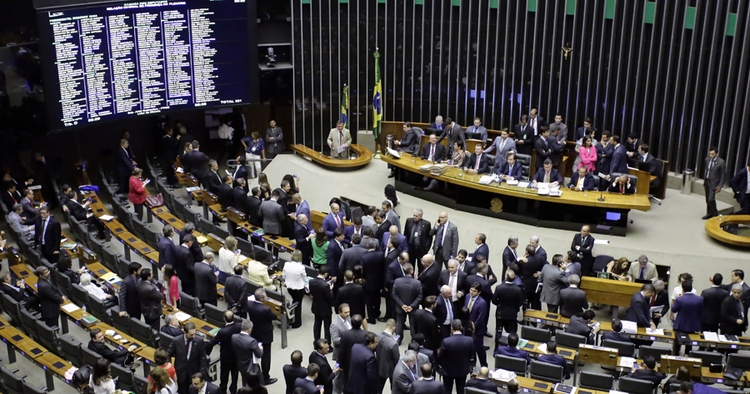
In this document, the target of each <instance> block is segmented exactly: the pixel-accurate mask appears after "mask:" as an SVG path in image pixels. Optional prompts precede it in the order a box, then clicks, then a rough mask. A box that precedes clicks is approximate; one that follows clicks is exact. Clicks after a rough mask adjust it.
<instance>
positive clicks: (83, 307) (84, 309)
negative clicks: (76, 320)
mask: <svg viewBox="0 0 750 394" xmlns="http://www.w3.org/2000/svg"><path fill="white" fill-rule="evenodd" d="M81 309H83V315H84V316H86V305H84V306H82V307H81Z"/></svg>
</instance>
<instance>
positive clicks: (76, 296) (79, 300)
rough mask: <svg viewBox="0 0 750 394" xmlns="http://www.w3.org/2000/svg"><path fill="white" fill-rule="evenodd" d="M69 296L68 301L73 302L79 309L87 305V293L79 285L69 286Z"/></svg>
mask: <svg viewBox="0 0 750 394" xmlns="http://www.w3.org/2000/svg"><path fill="white" fill-rule="evenodd" d="M70 295H71V296H72V297H71V298H70V299H71V300H73V303H75V304H76V305H78V306H80V307H85V306H88V305H89V292H88V291H86V289H84V288H83V287H81V285H77V284H75V283H73V284H72V285H71V286H70Z"/></svg>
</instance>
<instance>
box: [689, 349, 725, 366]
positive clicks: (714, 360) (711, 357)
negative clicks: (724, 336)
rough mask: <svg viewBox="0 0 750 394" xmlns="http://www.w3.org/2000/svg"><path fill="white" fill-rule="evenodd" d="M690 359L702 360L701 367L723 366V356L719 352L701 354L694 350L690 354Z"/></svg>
mask: <svg viewBox="0 0 750 394" xmlns="http://www.w3.org/2000/svg"><path fill="white" fill-rule="evenodd" d="M690 357H695V358H699V359H701V360H703V365H702V366H703V367H708V366H711V364H724V356H723V355H722V354H721V353H719V352H702V351H699V350H694V351H692V352H690Z"/></svg>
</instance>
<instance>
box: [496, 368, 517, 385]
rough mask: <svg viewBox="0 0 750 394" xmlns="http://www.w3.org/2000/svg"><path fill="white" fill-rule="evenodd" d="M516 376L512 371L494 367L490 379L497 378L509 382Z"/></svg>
mask: <svg viewBox="0 0 750 394" xmlns="http://www.w3.org/2000/svg"><path fill="white" fill-rule="evenodd" d="M515 378H516V373H515V372H513V371H506V370H504V369H496V370H494V371H492V379H494V380H499V381H501V382H509V381H510V380H511V379H515Z"/></svg>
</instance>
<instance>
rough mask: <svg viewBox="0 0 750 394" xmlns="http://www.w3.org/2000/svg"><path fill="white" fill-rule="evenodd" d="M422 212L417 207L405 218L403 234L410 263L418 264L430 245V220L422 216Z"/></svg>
mask: <svg viewBox="0 0 750 394" xmlns="http://www.w3.org/2000/svg"><path fill="white" fill-rule="evenodd" d="M422 216H423V212H422V210H421V209H419V208H417V209H415V210H414V212H413V213H412V217H410V218H408V219H406V224H405V225H404V236H406V241H407V244H408V245H409V251H410V252H411V253H409V256H410V257H411V261H410V262H411V264H412V265H414V266H415V267H417V266H418V263H419V259H420V258H421V257H422V256H424V255H425V254H427V252H428V251H429V250H430V247H431V246H432V237H430V228H431V226H430V222H429V221H427V220H424V219H423V218H422ZM420 271H421V270H420Z"/></svg>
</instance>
